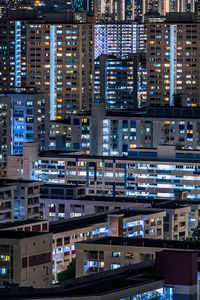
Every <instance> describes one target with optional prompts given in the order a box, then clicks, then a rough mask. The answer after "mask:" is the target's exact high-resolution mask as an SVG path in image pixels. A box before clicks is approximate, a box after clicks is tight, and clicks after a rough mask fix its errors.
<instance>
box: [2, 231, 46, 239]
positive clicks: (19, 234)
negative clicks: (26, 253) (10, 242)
mask: <svg viewBox="0 0 200 300" xmlns="http://www.w3.org/2000/svg"><path fill="white" fill-rule="evenodd" d="M47 233H48V232H33V231H16V230H0V239H14V240H21V239H26V238H30V237H34V236H38V235H42V234H47Z"/></svg>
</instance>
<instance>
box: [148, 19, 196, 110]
mask: <svg viewBox="0 0 200 300" xmlns="http://www.w3.org/2000/svg"><path fill="white" fill-rule="evenodd" d="M169 15H170V14H169ZM175 16H176V14H175ZM147 37H148V38H147V41H148V42H147V98H148V105H149V106H151V105H155V106H173V105H174V95H175V94H183V95H184V97H185V102H186V105H185V106H195V107H196V106H199V105H200V102H199V99H200V84H199V81H200V77H199V71H198V70H199V57H200V52H199V51H200V50H199V49H200V24H198V23H191V22H185V23H177V20H176V23H172V22H170V23H168V22H165V23H157V24H147Z"/></svg>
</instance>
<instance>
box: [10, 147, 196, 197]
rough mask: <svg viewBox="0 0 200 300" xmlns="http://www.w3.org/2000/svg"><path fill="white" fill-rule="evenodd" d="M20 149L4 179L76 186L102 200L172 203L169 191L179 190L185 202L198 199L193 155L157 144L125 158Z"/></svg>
mask: <svg viewBox="0 0 200 300" xmlns="http://www.w3.org/2000/svg"><path fill="white" fill-rule="evenodd" d="M25 145H26V147H25V148H26V150H25V153H24V155H23V157H17V156H10V157H9V160H8V176H9V177H10V178H14V179H17V178H19V177H23V178H24V179H30V178H31V179H34V180H42V181H44V182H46V183H58V184H80V185H83V186H85V188H86V192H87V193H88V194H93V195H102V196H106V195H108V196H109V195H112V196H134V197H154V198H169V199H174V197H175V192H177V191H183V192H184V191H185V192H187V193H188V194H187V198H188V199H200V186H199V174H200V172H199V170H200V163H199V158H200V153H199V151H194V150H191V151H188V150H186V151H185V150H176V149H175V146H168V147H167V146H166V145H163V146H159V147H158V149H142V148H141V149H139V150H135V149H134V150H132V151H129V155H128V157H116V156H107V157H106V156H90V155H88V156H87V155H76V154H73V155H72V154H71V155H70V154H68V155H67V154H66V153H64V154H63V153H62V152H61V153H58V154H55V155H54V153H51V152H49V153H43V154H40V155H38V154H37V153H38V149H37V147H38V145H37V143H36V144H35V145H34V144H32V145H31V147H30V146H29V145H28V144H25ZM30 151H31V154H30Z"/></svg>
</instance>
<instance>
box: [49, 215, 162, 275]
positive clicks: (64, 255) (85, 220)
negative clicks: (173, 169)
mask: <svg viewBox="0 0 200 300" xmlns="http://www.w3.org/2000/svg"><path fill="white" fill-rule="evenodd" d="M165 216H166V213H165V211H159V212H153V211H150V210H149V211H148V210H147V211H146V210H118V211H114V212H110V215H108V214H107V213H103V214H96V215H88V216H85V217H81V218H75V219H68V220H63V221H59V222H54V223H50V226H49V230H50V232H52V233H53V281H56V280H57V277H56V276H57V273H59V272H61V271H64V270H65V269H66V268H67V266H68V264H69V263H70V262H71V261H72V260H73V259H74V258H75V257H76V247H75V243H76V242H79V241H85V240H89V239H94V238H97V237H103V236H107V235H121V236H129V237H133V236H137V237H141V236H143V237H151V238H156V239H162V238H163V218H164V217H165ZM112 217H113V218H114V219H116V220H114V221H111V218H112ZM118 218H120V220H118ZM118 223H119V225H117V224H118ZM117 226H119V229H117Z"/></svg>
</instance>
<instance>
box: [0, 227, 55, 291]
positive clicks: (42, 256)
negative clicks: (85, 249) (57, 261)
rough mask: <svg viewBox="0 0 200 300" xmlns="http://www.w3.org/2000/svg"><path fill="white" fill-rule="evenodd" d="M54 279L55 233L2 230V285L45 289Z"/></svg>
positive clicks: (0, 252)
mask: <svg viewBox="0 0 200 300" xmlns="http://www.w3.org/2000/svg"><path fill="white" fill-rule="evenodd" d="M51 278H52V234H51V233H41V232H40V233H38V232H25V231H23V232H21V231H10V230H9V231H8V230H7V231H4V230H0V286H1V287H3V286H8V285H12V284H17V285H19V286H33V287H34V288H46V287H49V286H50V284H51Z"/></svg>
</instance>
